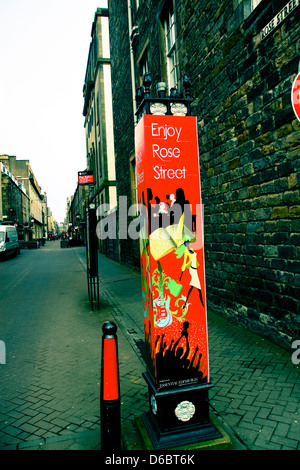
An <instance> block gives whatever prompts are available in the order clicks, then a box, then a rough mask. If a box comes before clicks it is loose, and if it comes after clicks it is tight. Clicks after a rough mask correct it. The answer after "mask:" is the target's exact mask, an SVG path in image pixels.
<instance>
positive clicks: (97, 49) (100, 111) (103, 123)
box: [83, 8, 118, 258]
mask: <svg viewBox="0 0 300 470" xmlns="http://www.w3.org/2000/svg"><path fill="white" fill-rule="evenodd" d="M91 37H92V39H91V43H90V49H89V55H88V61H87V68H86V75H85V82H84V88H83V97H84V107H83V115H84V118H85V121H84V127H85V134H86V152H87V170H88V171H93V175H94V183H93V185H90V187H89V201H90V202H92V203H94V204H96V207H97V215H98V218H99V220H100V219H101V218H102V217H104V216H106V215H107V214H108V213H109V212H110V211H114V210H115V208H116V205H117V199H116V175H115V151H114V134H113V131H114V128H113V116H112V98H111V96H112V92H111V72H110V68H111V65H110V47H109V24H108V10H107V9H104V8H98V9H97V11H96V13H95V17H94V22H93V25H92V31H91ZM112 244H113V247H112V248H113V250H112V251H113V253H114V257H116V258H118V246H117V245H115V244H114V241H113V240H109V239H108V238H107V237H105V235H104V236H103V237H99V248H100V251H101V252H102V253H106V254H109V253H110V252H111V245H112Z"/></svg>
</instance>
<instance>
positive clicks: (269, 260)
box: [178, 1, 300, 347]
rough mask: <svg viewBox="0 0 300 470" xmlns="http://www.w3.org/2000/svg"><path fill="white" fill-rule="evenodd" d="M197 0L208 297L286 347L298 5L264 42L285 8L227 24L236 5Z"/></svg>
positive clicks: (294, 271)
mask: <svg viewBox="0 0 300 470" xmlns="http://www.w3.org/2000/svg"><path fill="white" fill-rule="evenodd" d="M191 3H192V2H182V4H181V7H180V8H179V9H178V16H179V17H180V19H181V24H182V25H185V28H183V29H182V35H181V40H182V44H183V45H185V46H184V47H183V50H182V54H181V56H182V63H183V64H184V66H185V71H186V72H187V73H189V74H190V75H191V77H192V84H193V93H194V96H195V97H196V100H195V102H194V106H193V111H194V113H195V114H196V115H197V116H198V123H199V147H200V155H199V159H200V167H201V180H202V197H203V202H204V205H205V208H204V213H205V227H204V230H205V246H206V280H207V295H208V299H209V302H210V305H211V306H213V307H214V308H216V309H218V310H219V311H221V312H222V313H223V314H225V315H227V316H229V317H230V318H232V319H234V320H236V321H239V322H242V323H243V324H245V325H247V326H248V327H250V328H251V329H255V330H256V331H258V332H259V333H262V334H266V335H268V336H270V337H271V338H273V339H274V340H276V341H278V342H281V343H282V344H286V346H287V347H290V345H291V339H292V338H294V337H296V336H297V335H299V317H298V316H297V315H298V314H299V286H300V276H299V239H300V236H299V227H300V221H299V215H300V205H299V201H300V198H299V180H300V173H299V156H300V146H299V144H300V123H299V121H298V120H297V119H296V117H295V115H294V112H293V109H292V106H291V88H292V83H293V80H294V79H295V76H296V73H297V71H298V66H299V60H300V54H299V52H300V28H299V13H300V8H299V7H298V9H297V10H295V12H294V14H291V15H290V16H289V17H287V18H286V19H285V21H284V22H282V24H281V26H280V27H278V28H277V29H276V30H275V31H273V32H272V34H270V35H269V36H268V37H267V38H265V39H264V40H262V41H261V39H260V31H261V29H262V28H263V27H264V26H265V25H266V24H267V23H268V22H269V21H270V20H271V19H272V18H273V17H274V16H275V15H276V14H277V13H278V12H279V11H280V9H281V8H282V7H283V5H285V4H286V2H282V4H280V2H265V1H263V2H262V3H261V4H260V5H259V7H257V9H256V10H255V11H254V12H253V13H252V14H251V15H250V16H249V17H248V18H247V20H246V21H243V22H241V23H240V24H238V21H236V22H235V24H231V25H229V24H228V21H229V19H230V18H234V12H233V10H232V2H222V3H221V5H220V3H218V2H212V1H210V2H209V1H208V2H199V3H198V4H197V6H195V9H193V8H192V7H191V8H188V5H190V6H191ZM194 4H195V2H194ZM205 5H206V8H205ZM204 12H205V14H204ZM237 20H238V18H237ZM196 30H198V31H202V34H198V35H197V33H196ZM197 36H198V38H197V40H195V38H196V37H197ZM197 50H198V51H200V54H199V55H198V57H197Z"/></svg>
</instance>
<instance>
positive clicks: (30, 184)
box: [0, 155, 49, 241]
mask: <svg viewBox="0 0 300 470" xmlns="http://www.w3.org/2000/svg"><path fill="white" fill-rule="evenodd" d="M0 162H1V192H0V199H1V200H2V209H0V220H2V222H7V221H9V222H10V223H13V224H15V225H16V226H17V227H18V234H19V239H20V240H24V241H30V240H42V239H43V238H44V236H45V232H46V230H47V222H48V211H49V209H47V210H46V211H45V207H47V202H46V203H45V200H44V199H45V194H44V195H43V194H42V192H41V188H40V186H39V184H38V182H37V179H36V177H35V175H34V173H33V171H32V168H31V166H30V163H29V160H17V158H16V157H15V156H10V155H0ZM1 210H2V215H1Z"/></svg>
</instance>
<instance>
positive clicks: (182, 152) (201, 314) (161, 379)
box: [136, 115, 209, 390]
mask: <svg viewBox="0 0 300 470" xmlns="http://www.w3.org/2000/svg"><path fill="white" fill-rule="evenodd" d="M136 177H137V195H138V202H139V204H140V207H141V211H142V210H143V209H144V212H146V214H147V217H146V219H145V224H144V227H142V230H141V233H140V235H141V237H140V241H141V243H140V247H141V253H140V254H141V271H142V293H143V302H144V328H145V339H146V346H147V349H148V351H147V352H148V356H149V357H148V366H149V368H150V371H151V372H152V375H153V377H154V378H155V380H156V385H157V387H158V390H162V389H165V388H170V387H178V386H184V385H190V384H199V383H208V382H209V362H208V343H207V320H206V295H205V273H204V252H203V223H202V209H201V191H200V173H199V157H198V138H197V120H196V118H195V117H191V116H185V117H181V116H153V115H144V116H143V117H142V118H141V120H140V122H139V123H138V125H137V127H136Z"/></svg>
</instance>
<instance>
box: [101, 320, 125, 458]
mask: <svg viewBox="0 0 300 470" xmlns="http://www.w3.org/2000/svg"><path fill="white" fill-rule="evenodd" d="M102 331H103V336H102V361H101V449H102V450H121V402H120V382H119V364H118V341H117V334H116V333H117V325H116V324H115V323H113V322H110V321H108V322H106V323H104V325H103V327H102Z"/></svg>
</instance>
